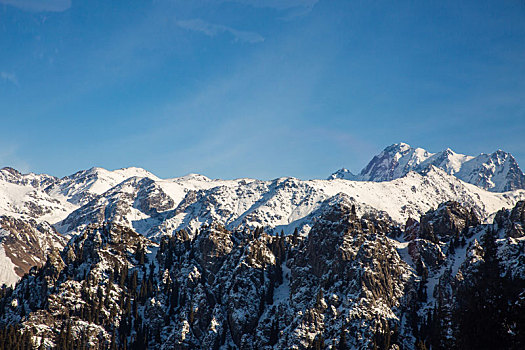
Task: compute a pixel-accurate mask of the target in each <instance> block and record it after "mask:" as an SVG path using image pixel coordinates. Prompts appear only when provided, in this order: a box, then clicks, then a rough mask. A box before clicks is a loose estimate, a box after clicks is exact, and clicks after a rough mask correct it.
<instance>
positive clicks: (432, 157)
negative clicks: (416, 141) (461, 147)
mask: <svg viewBox="0 0 525 350" xmlns="http://www.w3.org/2000/svg"><path fill="white" fill-rule="evenodd" d="M431 166H435V167H437V168H440V169H442V170H444V171H445V172H446V173H447V174H450V175H454V176H456V177H457V178H458V179H460V180H463V181H465V182H468V183H471V184H474V185H476V186H479V187H481V188H483V189H486V190H489V191H492V192H506V191H511V190H515V189H525V175H524V174H523V172H522V171H521V169H520V168H519V166H518V163H517V162H516V159H514V157H513V156H512V155H511V154H510V153H507V152H504V151H502V150H497V151H495V152H493V153H490V154H485V153H482V154H480V155H478V156H476V157H473V156H468V155H464V154H459V153H455V152H454V151H452V150H451V149H450V148H447V149H446V150H444V151H441V152H438V153H431V152H428V151H427V150H425V149H422V148H414V147H411V146H409V145H407V144H406V143H397V144H393V145H391V146H389V147H387V148H385V149H384V150H383V151H382V152H381V153H380V154H378V155H376V156H375V157H374V158H373V159H372V160H371V161H370V163H368V165H367V166H366V167H365V168H364V169H363V170H362V171H361V172H360V173H359V174H358V175H354V174H352V172H350V171H349V170H348V169H345V168H342V169H340V170H338V171H337V172H335V173H333V174H332V175H331V176H330V177H329V179H336V178H340V179H347V180H355V181H390V180H393V179H396V178H400V177H402V176H405V175H406V174H408V173H409V172H410V171H416V172H424V171H427V170H428V169H429V167H431Z"/></svg>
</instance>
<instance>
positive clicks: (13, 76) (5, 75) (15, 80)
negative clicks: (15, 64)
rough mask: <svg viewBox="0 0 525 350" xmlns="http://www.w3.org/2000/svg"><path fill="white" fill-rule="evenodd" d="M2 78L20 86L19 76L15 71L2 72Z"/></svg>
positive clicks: (0, 73) (0, 75) (0, 74)
mask: <svg viewBox="0 0 525 350" xmlns="http://www.w3.org/2000/svg"><path fill="white" fill-rule="evenodd" d="M0 78H2V80H4V81H7V82H10V83H11V84H14V85H16V86H18V78H17V76H16V74H15V73H9V72H0Z"/></svg>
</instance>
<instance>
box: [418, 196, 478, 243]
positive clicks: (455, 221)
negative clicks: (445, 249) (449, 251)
mask: <svg viewBox="0 0 525 350" xmlns="http://www.w3.org/2000/svg"><path fill="white" fill-rule="evenodd" d="M478 224H479V219H478V217H477V216H476V214H475V213H474V211H473V210H469V209H467V208H465V207H463V206H462V205H461V204H459V203H458V202H453V201H451V202H445V203H443V204H441V205H439V207H438V208H437V209H436V210H435V211H430V212H428V213H426V214H425V215H423V216H422V217H421V233H420V238H423V239H427V240H430V241H432V242H437V241H443V242H448V241H450V240H451V239H459V238H460V236H461V235H462V234H465V233H466V230H467V229H468V228H469V227H471V226H476V225H478Z"/></svg>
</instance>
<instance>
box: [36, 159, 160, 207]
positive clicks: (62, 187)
mask: <svg viewBox="0 0 525 350" xmlns="http://www.w3.org/2000/svg"><path fill="white" fill-rule="evenodd" d="M131 177H148V178H150V179H155V180H158V177H156V176H155V175H153V174H152V173H150V172H149V171H147V170H144V169H141V168H135V167H131V168H123V169H117V170H114V171H109V170H106V169H103V168H98V167H93V168H91V169H88V170H82V171H79V172H77V173H75V174H73V175H70V176H66V177H64V178H62V179H60V181H58V182H57V183H55V184H54V185H52V186H50V187H48V188H47V189H46V191H47V192H48V193H49V194H50V195H52V196H62V197H64V198H67V200H68V201H69V202H71V203H74V204H80V205H83V204H86V203H87V202H89V201H90V200H92V199H94V198H96V197H97V196H99V195H101V194H102V193H104V192H106V191H108V190H109V189H111V188H113V187H115V186H116V185H118V184H119V183H121V182H123V181H125V180H127V179H129V178H131Z"/></svg>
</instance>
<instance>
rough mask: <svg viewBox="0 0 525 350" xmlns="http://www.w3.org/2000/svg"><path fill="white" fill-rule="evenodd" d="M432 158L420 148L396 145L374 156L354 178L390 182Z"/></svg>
mask: <svg viewBox="0 0 525 350" xmlns="http://www.w3.org/2000/svg"><path fill="white" fill-rule="evenodd" d="M430 156H432V154H431V153H429V152H427V151H426V150H424V149H422V148H413V147H410V146H409V145H407V144H406V143H402V142H401V143H396V144H393V145H391V146H389V147H387V148H385V149H384V150H383V151H382V152H381V153H380V154H379V155H377V156H375V157H374V158H373V159H372V160H371V161H370V163H368V165H367V166H366V167H365V168H364V169H363V170H362V171H361V173H360V174H359V176H358V177H357V178H356V179H357V180H361V181H390V180H393V179H397V178H400V177H402V176H404V175H406V174H408V172H410V171H412V170H415V169H416V168H417V167H418V166H419V165H420V164H421V163H422V162H423V161H425V160H426V159H428V158H429V157H430Z"/></svg>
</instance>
